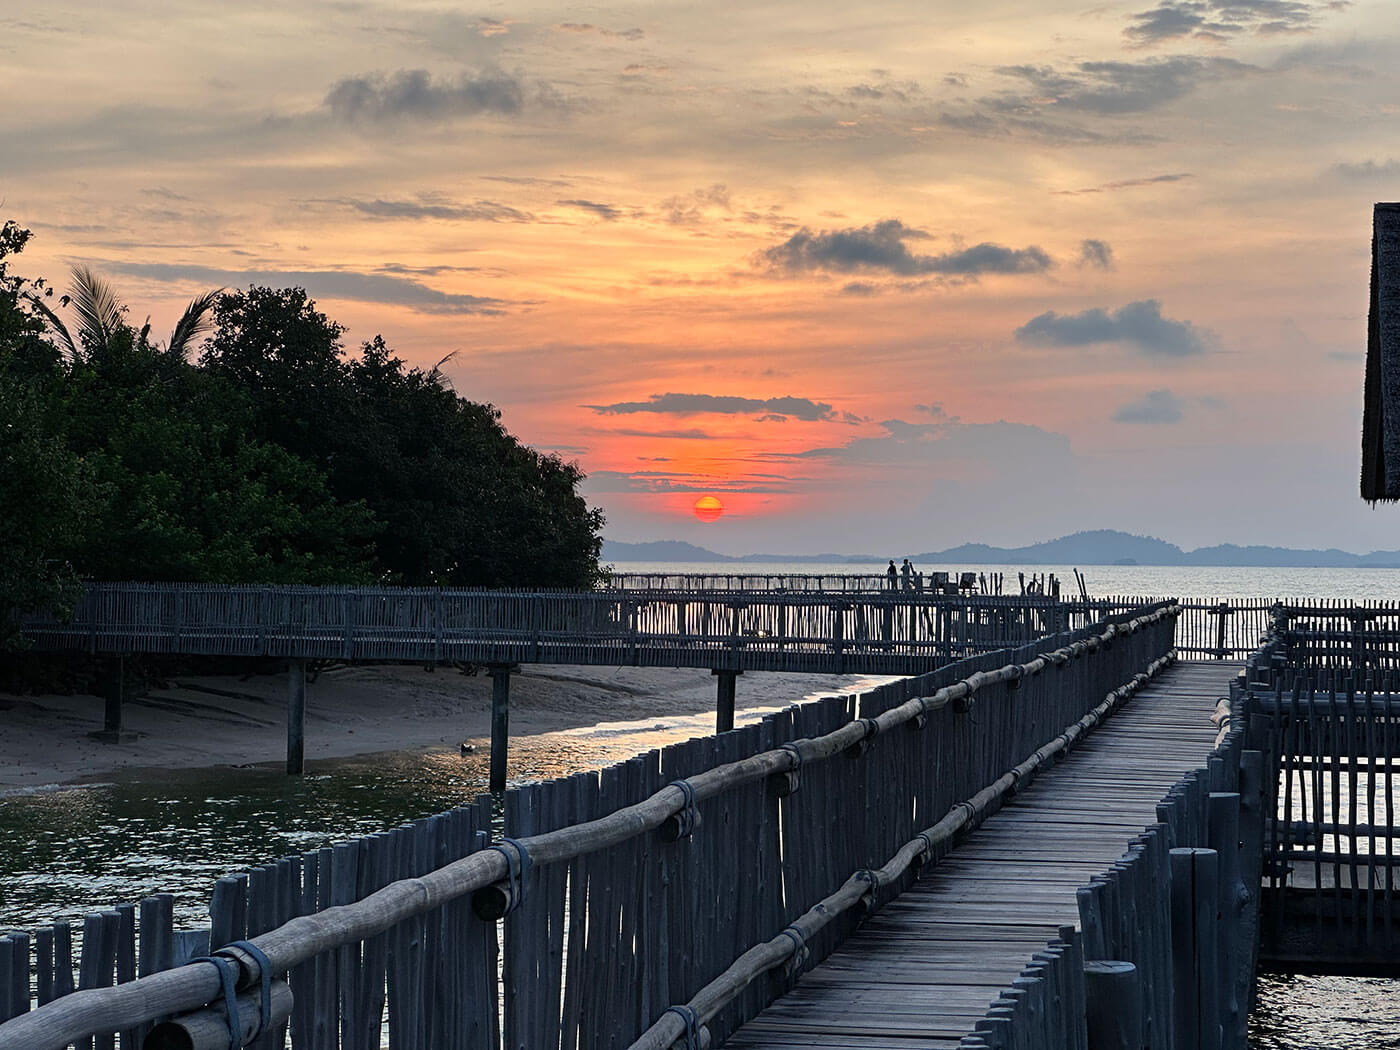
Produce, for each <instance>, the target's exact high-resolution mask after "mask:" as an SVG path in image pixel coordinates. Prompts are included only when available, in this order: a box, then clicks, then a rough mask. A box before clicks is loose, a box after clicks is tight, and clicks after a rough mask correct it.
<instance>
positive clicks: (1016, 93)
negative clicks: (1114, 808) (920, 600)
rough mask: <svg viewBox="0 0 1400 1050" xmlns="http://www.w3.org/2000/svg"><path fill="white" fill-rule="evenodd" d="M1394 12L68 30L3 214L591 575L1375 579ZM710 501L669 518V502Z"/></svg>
mask: <svg viewBox="0 0 1400 1050" xmlns="http://www.w3.org/2000/svg"><path fill="white" fill-rule="evenodd" d="M1396 25H1397V20H1396V19H1395V18H1394V10H1393V5H1391V4H1388V3H1385V2H1380V0H1357V2H1354V3H1327V2H1311V0H1195V2H1188V0H1180V2H1176V0H1167V2H1164V3H1159V4H1156V5H1153V4H1152V3H1150V2H1147V0H1139V2H1131V3H1107V4H1104V3H1094V4H1088V3H1086V4H1082V5H1081V4H1072V3H1055V2H1043V0H988V2H985V3H980V4H977V5H966V4H961V3H960V4H952V3H944V2H935V3H929V2H920V3H913V2H910V3H877V4H873V5H867V6H865V7H862V8H860V9H859V10H857V9H854V8H852V7H851V6H850V5H847V4H841V5H837V4H824V3H820V2H817V3H810V2H804V3H801V4H798V3H751V4H744V5H737V4H735V5H714V4H705V5H700V4H688V3H662V4H658V3H649V4H631V5H628V4H603V5H594V6H590V7H588V8H586V9H580V8H577V7H573V6H563V5H558V4H544V3H540V4H516V5H505V4H500V3H488V4H484V5H482V6H481V7H480V8H479V9H475V10H471V9H464V8H461V7H460V6H454V5H446V4H437V3H425V2H409V3H403V2H396V3H394V4H388V3H378V2H374V0H360V2H354V3H339V2H336V3H333V2H324V3H298V4H292V5H288V4H285V3H278V4H273V3H264V2H258V0H254V2H252V3H247V4H240V5H236V6H234V7H232V8H230V7H229V6H227V5H224V4H219V5H216V4H213V3H206V2H201V0H192V2H188V3H182V4H180V5H178V10H174V11H172V10H171V5H168V4H163V3H156V2H154V0H134V2H132V3H130V4H123V5H122V6H121V10H120V12H119V13H118V12H115V11H112V10H109V6H108V5H105V4H98V3H96V2H95V0H69V2H59V3H55V4H51V5H45V6H44V7H43V8H41V9H38V10H35V11H26V12H25V13H23V14H22V15H20V14H14V15H0V52H3V54H4V62H3V63H0V90H3V93H4V97H5V98H6V99H7V101H8V105H7V106H6V107H5V109H4V111H3V112H0V130H2V131H3V139H0V141H3V142H4V147H3V150H2V151H0V200H2V201H3V202H4V205H3V214H4V216H6V217H13V218H15V219H16V220H18V221H19V222H21V223H22V224H24V225H27V226H29V227H31V228H32V229H34V231H35V233H36V236H35V239H34V241H33V242H32V244H31V247H30V249H29V250H28V251H27V252H26V255H25V257H24V259H23V266H22V270H23V271H24V272H26V273H27V274H30V275H35V276H47V277H49V278H50V279H52V280H56V281H58V282H59V283H60V284H61V283H62V281H63V275H64V273H65V272H66V270H67V267H68V266H69V265H71V264H73V263H77V262H83V263H87V264H90V265H92V266H94V267H95V268H96V269H97V270H99V272H102V273H104V274H106V275H107V276H108V277H110V278H111V279H112V280H113V281H114V282H115V283H116V284H117V286H118V287H119V288H121V289H122V290H123V291H124V293H125V295H126V297H127V299H128V300H129V301H130V302H131V303H132V304H133V312H134V314H136V315H138V319H139V318H143V317H144V316H145V315H146V314H147V313H149V314H150V315H151V316H152V319H153V322H154V326H155V330H157V331H159V330H160V329H161V328H162V327H163V326H168V324H169V323H170V322H171V321H172V320H173V318H174V317H175V316H176V314H177V313H178V311H179V309H180V307H181V305H182V304H183V302H184V301H187V300H188V298H189V297H190V296H191V295H192V294H195V293H197V292H199V291H202V290H204V289H206V288H208V287H211V286H219V285H229V286H235V285H247V284H248V283H250V282H259V283H268V284H274V285H289V284H301V285H304V286H305V287H307V288H308V290H309V291H310V292H311V294H312V295H313V296H315V297H316V298H317V300H318V302H319V304H320V306H321V307H322V308H323V309H324V310H326V311H327V312H328V313H329V314H330V315H331V316H332V317H334V318H336V319H337V320H339V321H341V322H342V323H345V324H347V325H348V326H349V327H350V330H351V331H350V334H351V338H352V339H353V340H356V341H359V340H364V339H368V338H370V337H371V336H373V335H374V334H375V333H383V334H384V336H385V338H386V339H387V340H388V341H389V343H390V344H391V346H393V347H394V348H395V349H396V350H397V351H398V352H399V353H400V354H401V355H402V356H404V357H406V358H408V359H409V360H411V361H413V362H415V363H421V364H425V365H431V364H432V363H434V362H436V361H437V360H438V359H440V358H441V357H442V356H443V355H444V354H446V353H449V352H452V351H456V352H457V356H456V357H455V358H454V359H453V361H452V362H451V364H450V365H449V366H448V368H447V371H448V374H449V375H450V376H451V377H452V379H453V382H454V384H455V385H456V387H457V389H458V391H459V392H460V393H462V394H463V395H465V396H467V397H471V398H474V399H478V400H483V401H490V402H493V403H495V404H496V405H498V406H500V407H501V408H502V410H503V412H504V418H505V422H506V424H507V425H508V426H509V427H510V429H511V430H512V431H513V432H515V433H516V434H518V435H519V436H520V437H521V438H522V439H524V440H526V441H528V442H530V443H531V444H534V445H536V446H538V447H541V448H545V449H555V450H558V451H560V452H561V454H563V455H565V456H566V457H567V458H570V459H576V460H578V462H579V463H580V465H581V466H582V467H583V468H584V469H585V470H586V471H587V472H588V473H589V474H590V479H589V481H588V482H587V492H588V494H589V497H590V499H592V500H593V501H595V502H596V503H598V504H599V505H601V506H602V507H603V508H604V509H605V511H606V512H607V515H608V519H609V524H608V527H607V530H606V532H607V535H608V536H609V537H611V538H614V539H620V540H648V539H660V538H677V539H688V540H691V541H692V542H697V543H702V544H704V545H706V546H710V547H712V548H714V549H717V550H721V551H725V552H727V553H745V552H750V551H760V550H763V551H778V552H786V551H791V552H816V551H826V550H836V551H870V552H875V553H880V552H886V551H888V552H890V553H897V552H898V553H902V552H913V551H920V550H930V549H936V548H939V547H943V546H950V545H953V544H956V543H960V542H964V541H985V542H990V543H1003V544H1020V543H1026V542H1033V541H1035V540H1039V539H1044V538H1049V537H1050V536H1053V535H1058V534H1061V533H1064V532H1069V531H1073V530H1075V529H1080V528H1096V527H1111V528H1121V529H1126V530H1129V531H1133V532H1140V533H1150V534H1153V535H1157V536H1160V537H1162V538H1164V539H1167V540H1170V541H1172V542H1176V543H1179V544H1182V545H1183V546H1187V547H1190V546H1196V545H1203V544H1210V543H1217V542H1235V543H1255V542H1257V543H1273V544H1287V545H1293V546H1315V547H1330V546H1335V547H1341V548H1345V549H1352V550H1370V549H1373V548H1378V547H1380V548H1395V547H1400V529H1397V528H1396V520H1395V518H1394V517H1393V514H1394V512H1393V511H1385V510H1381V511H1371V510H1369V509H1367V508H1365V507H1364V506H1363V505H1362V504H1361V503H1360V501H1359V499H1358V498H1357V496H1356V492H1355V490H1356V474H1357V468H1358V461H1359V456H1358V454H1357V449H1358V447H1359V437H1358V434H1359V411H1360V390H1361V373H1362V359H1361V355H1362V351H1363V349H1364V333H1365V309H1366V281H1367V265H1368V248H1369V237H1370V232H1369V223H1370V205H1371V203H1372V202H1373V201H1375V200H1382V199H1396V198H1400V125H1398V124H1397V120H1398V119H1400V103H1397V102H1396V100H1397V99H1400V91H1397V88H1400V73H1397V70H1400V62H1397V61H1396V59H1397V54H1398V53H1397V29H1396ZM704 493H713V494H716V495H719V496H720V497H721V498H722V499H723V501H724V504H725V508H726V513H725V514H724V516H723V517H722V518H721V519H720V520H719V521H716V522H714V523H704V522H701V521H699V520H697V519H696V517H695V515H694V513H693V511H692V506H693V504H694V501H695V499H696V497H697V496H698V495H701V494H704Z"/></svg>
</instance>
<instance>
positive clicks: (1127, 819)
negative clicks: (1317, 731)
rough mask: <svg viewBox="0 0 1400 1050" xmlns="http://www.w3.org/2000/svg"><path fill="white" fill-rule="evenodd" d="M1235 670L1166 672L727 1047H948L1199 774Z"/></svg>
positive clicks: (1210, 666) (1203, 667)
mask: <svg viewBox="0 0 1400 1050" xmlns="http://www.w3.org/2000/svg"><path fill="white" fill-rule="evenodd" d="M1241 667H1242V665H1241V664H1238V663H1233V662H1221V661H1213V662H1210V663H1180V664H1177V665H1176V666H1174V667H1172V668H1170V669H1169V670H1167V671H1165V672H1164V673H1163V674H1162V675H1161V676H1159V677H1158V678H1157V679H1156V680H1155V681H1154V682H1152V683H1151V684H1150V685H1148V686H1147V687H1146V688H1144V689H1143V691H1142V692H1141V693H1139V694H1138V695H1137V696H1136V697H1135V698H1134V699H1133V700H1132V702H1131V703H1129V704H1128V705H1127V706H1126V707H1125V708H1123V709H1122V710H1121V711H1120V712H1118V713H1117V714H1115V715H1114V716H1113V717H1112V718H1111V719H1110V720H1109V721H1108V722H1106V723H1105V724H1104V725H1103V726H1101V727H1100V728H1099V729H1097V730H1096V731H1095V732H1094V733H1093V734H1091V735H1090V736H1089V737H1088V738H1087V739H1086V740H1085V741H1084V742H1082V743H1081V744H1080V745H1079V746H1078V747H1076V748H1075V750H1074V751H1072V752H1071V753H1070V754H1069V756H1068V757H1067V758H1066V759H1065V760H1064V761H1063V762H1062V763H1060V764H1059V765H1057V766H1056V767H1054V768H1053V769H1050V770H1048V771H1046V772H1045V773H1043V774H1041V775H1040V776H1039V777H1038V778H1037V779H1036V780H1035V782H1034V783H1033V784H1032V785H1031V786H1030V787H1029V788H1028V789H1027V790H1026V791H1025V792H1023V793H1022V794H1020V795H1018V796H1017V797H1016V798H1015V799H1014V800H1012V801H1011V802H1010V803H1009V804H1008V805H1006V806H1005V807H1004V808H1003V809H1002V810H1001V811H1000V812H998V813H996V814H995V815H993V816H992V817H990V818H989V819H988V820H987V821H986V822H985V823H984V824H983V825H982V826H981V827H980V828H979V829H978V830H977V831H975V832H974V833H973V834H972V835H971V836H969V838H968V839H967V840H966V841H965V842H963V843H962V844H961V845H960V846H958V847H957V848H956V849H955V850H954V851H953V852H952V853H951V854H950V855H949V856H947V857H946V858H944V859H943V860H942V861H940V862H939V863H938V864H937V865H936V866H935V867H933V868H932V869H931V870H930V871H929V872H928V873H927V874H926V875H925V877H924V878H922V879H921V880H920V881H918V882H916V883H915V884H914V885H913V886H912V887H911V888H910V889H909V890H908V891H906V892H905V893H904V894H902V895H901V896H900V897H898V898H897V899H895V900H893V901H891V902H890V903H889V904H888V905H886V906H885V907H884V908H883V909H882V910H881V911H880V912H879V913H877V914H876V915H874V916H872V917H871V918H870V919H869V920H868V921H867V922H866V923H865V924H864V925H863V926H862V927H861V929H860V930H859V931H857V932H856V934H855V935H854V936H852V937H851V938H850V939H849V940H848V941H847V942H846V943H845V944H844V945H843V946H842V947H841V948H840V949H838V950H837V951H836V952H835V953H834V954H833V955H831V956H830V957H829V958H828V959H827V960H826V961H825V962H824V963H822V964H821V965H820V966H818V967H816V968H815V969H813V970H812V971H811V972H810V973H808V974H806V975H804V976H803V977H802V978H801V980H800V982H799V983H798V985H797V987H796V988H794V989H793V990H792V991H791V992H789V993H788V994H787V995H785V996H784V997H783V998H781V999H779V1000H778V1001H777V1002H775V1003H773V1004H772V1005H771V1006H769V1007H768V1008H767V1009H766V1010H764V1011H763V1012H762V1013H761V1014H759V1015H758V1016H757V1017H755V1018H754V1019H753V1020H752V1021H750V1022H749V1023H748V1024H746V1025H745V1026H744V1027H743V1028H741V1029H740V1030H739V1031H737V1032H736V1033H734V1035H733V1036H731V1037H730V1039H729V1040H728V1042H727V1043H726V1044H725V1045H726V1046H728V1047H736V1048H745V1050H797V1048H799V1047H801V1048H823V1050H877V1048H878V1050H915V1048H918V1050H941V1048H944V1047H955V1046H957V1044H958V1041H959V1040H960V1039H961V1037H962V1036H963V1035H964V1034H966V1033H967V1032H969V1031H971V1030H972V1028H973V1026H974V1025H975V1024H976V1023H977V1021H978V1020H979V1019H980V1018H981V1017H982V1016H983V1015H984V1014H985V1012H986V1010H987V1008H988V1006H989V1005H990V1004H991V1003H992V1001H993V1000H994V999H995V998H996V997H997V995H998V993H999V992H1000V991H1001V990H1002V989H1003V988H1008V987H1010V986H1011V984H1012V981H1013V980H1014V979H1015V978H1016V977H1017V975H1018V974H1019V973H1020V972H1021V970H1022V968H1023V967H1024V966H1025V965H1026V963H1027V962H1028V961H1029V959H1030V957H1031V955H1032V954H1034V953H1035V952H1037V951H1040V950H1041V949H1042V948H1044V947H1045V944H1046V942H1047V941H1049V940H1052V939H1054V938H1055V937H1056V935H1057V933H1058V930H1059V928H1060V927H1061V926H1063V925H1070V924H1075V925H1077V924H1078V922H1079V909H1078V905H1077V902H1076V897H1075V890H1076V889H1077V888H1078V887H1079V886H1082V885H1085V884H1086V883H1088V882H1089V880H1090V878H1091V877H1092V876H1093V875H1096V874H1098V873H1099V872H1101V871H1103V870H1104V869H1105V868H1107V867H1109V866H1110V865H1112V864H1113V863H1114V862H1115V861H1116V860H1118V859H1119V857H1121V856H1122V854H1123V853H1124V851H1125V849H1126V847H1127V845H1128V843H1129V840H1130V839H1132V838H1133V836H1135V835H1137V834H1138V833H1139V832H1141V831H1142V829H1143V828H1144V827H1146V826H1148V825H1150V824H1153V823H1155V822H1156V806H1157V803H1158V802H1159V801H1160V800H1161V798H1162V797H1163V795H1165V794H1166V792H1167V791H1168V789H1170V788H1171V787H1172V785H1173V784H1175V783H1176V782H1177V780H1179V779H1180V778H1181V776H1182V775H1183V774H1184V773H1186V772H1187V771H1189V770H1191V769H1193V768H1196V767H1198V766H1200V765H1202V764H1204V762H1205V760H1206V758H1207V756H1208V755H1209V754H1210V751H1211V749H1212V747H1213V746H1214V741H1215V735H1216V728H1215V726H1214V725H1213V724H1212V723H1211V721H1210V717H1211V714H1212V713H1213V711H1214V708H1215V703H1216V700H1217V699H1218V698H1220V697H1222V696H1225V695H1227V694H1228V692H1229V683H1230V681H1231V679H1233V678H1234V677H1235V675H1236V674H1238V673H1239V671H1240V669H1241ZM1164 890H1165V888H1164Z"/></svg>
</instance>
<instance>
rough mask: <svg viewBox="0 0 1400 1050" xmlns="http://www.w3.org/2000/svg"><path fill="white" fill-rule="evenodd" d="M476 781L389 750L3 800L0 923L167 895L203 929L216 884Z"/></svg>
mask: <svg viewBox="0 0 1400 1050" xmlns="http://www.w3.org/2000/svg"><path fill="white" fill-rule="evenodd" d="M535 765H536V766H537V767H538V768H539V769H540V770H541V771H544V770H545V769H547V767H548V763H535ZM547 775H557V774H554V773H548V774H547ZM485 784H486V767H485V759H484V757H482V756H478V755H476V754H472V755H467V756H459V755H455V754H449V753H442V754H430V755H421V754H418V755H400V754H389V755H379V756H372V757H368V758H360V759H353V760H339V761H335V762H327V763H313V764H311V765H310V767H309V775H307V776H305V777H302V778H292V777H287V776H285V775H283V774H282V773H281V772H280V771H278V770H276V769H274V768H248V769H218V770H201V771H188V772H178V773H170V772H162V773H161V774H160V779H159V780H155V779H151V778H148V777H142V776H141V775H139V774H138V775H135V776H133V777H130V778H125V777H124V778H123V779H122V780H120V781H118V782H114V783H104V784H95V785H90V786H83V787H75V788H66V789H62V790H56V791H51V792H43V793H29V794H24V795H16V796H11V797H9V798H5V799H0V928H21V929H30V928H33V927H34V926H36V925H39V924H41V923H47V922H52V921H55V920H61V919H76V918H79V917H81V916H82V915H83V914H85V913H87V912H89V911H92V910H94V909H96V908H100V907H108V906H111V905H113V904H117V903H121V902H128V901H136V900H139V899H140V898H141V897H144V896H147V895H149V894H152V893H159V892H166V893H172V894H174V896H175V914H176V921H177V924H183V925H187V926H198V925H204V924H205V923H207V906H208V895H209V892H210V889H211V887H212V886H213V883H214V880H215V879H217V878H218V877H219V876H221V875H224V874H227V873H228V872H230V871H236V870H239V869H242V868H246V867H248V866H251V865H254V864H262V863H267V862H269V861H271V860H275V859H276V858H278V857H283V856H287V855H289V854H294V853H302V852H305V851H307V850H311V849H316V848H319V847H320V846H324V845H329V844H331V843H334V842H341V841H344V840H345V839H349V838H354V837H355V836H358V835H365V834H369V833H371V832H375V831H380V830H383V829H384V828H387V827H393V826H395V825H396V824H400V823H403V822H405V821H408V820H414V819H417V818H418V817H422V816H425V815H427V814H429V813H437V812H441V811H443V810H446V809H451V808H453V807H454V806H458V805H462V804H464V803H466V802H469V801H471V800H472V799H473V798H475V797H476V796H477V795H478V794H480V793H481V792H482V791H483V790H485Z"/></svg>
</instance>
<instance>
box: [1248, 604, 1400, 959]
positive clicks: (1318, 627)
mask: <svg viewBox="0 0 1400 1050" xmlns="http://www.w3.org/2000/svg"><path fill="white" fill-rule="evenodd" d="M1255 663H1256V665H1257V666H1256V672H1255V674H1254V676H1253V681H1254V683H1255V684H1254V685H1253V687H1252V689H1251V711H1252V715H1251V718H1252V733H1254V734H1255V735H1258V736H1260V737H1262V738H1264V739H1266V740H1267V741H1268V750H1269V752H1270V754H1271V756H1272V767H1271V771H1270V775H1271V779H1272V782H1273V784H1274V785H1275V786H1276V791H1277V805H1276V807H1275V809H1274V814H1273V820H1272V821H1271V824H1270V834H1269V839H1268V851H1267V857H1266V863H1267V874H1268V882H1267V886H1266V889H1265V896H1264V904H1265V924H1264V947H1263V952H1264V959H1265V962H1266V964H1267V965H1268V966H1269V967H1270V968H1273V969H1281V970H1285V971H1289V972H1297V971H1303V972H1308V971H1317V972H1324V973H1376V974H1383V975H1387V976H1400V963H1397V961H1396V949H1397V948H1400V885H1398V884H1397V882H1398V881H1400V880H1397V869H1400V825H1397V822H1396V810H1397V794H1400V606H1397V605H1394V604H1389V605H1380V606H1365V607H1355V606H1345V605H1344V606H1339V607H1338V606H1332V605H1319V604H1314V605H1304V606H1292V607H1288V608H1286V609H1282V610H1280V614H1279V618H1278V630H1277V632H1276V633H1275V635H1274V636H1273V637H1272V638H1271V640H1270V644H1269V645H1268V646H1266V647H1265V649H1264V650H1263V651H1262V652H1261V654H1260V656H1259V657H1258V658H1257V660H1256V661H1255Z"/></svg>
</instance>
